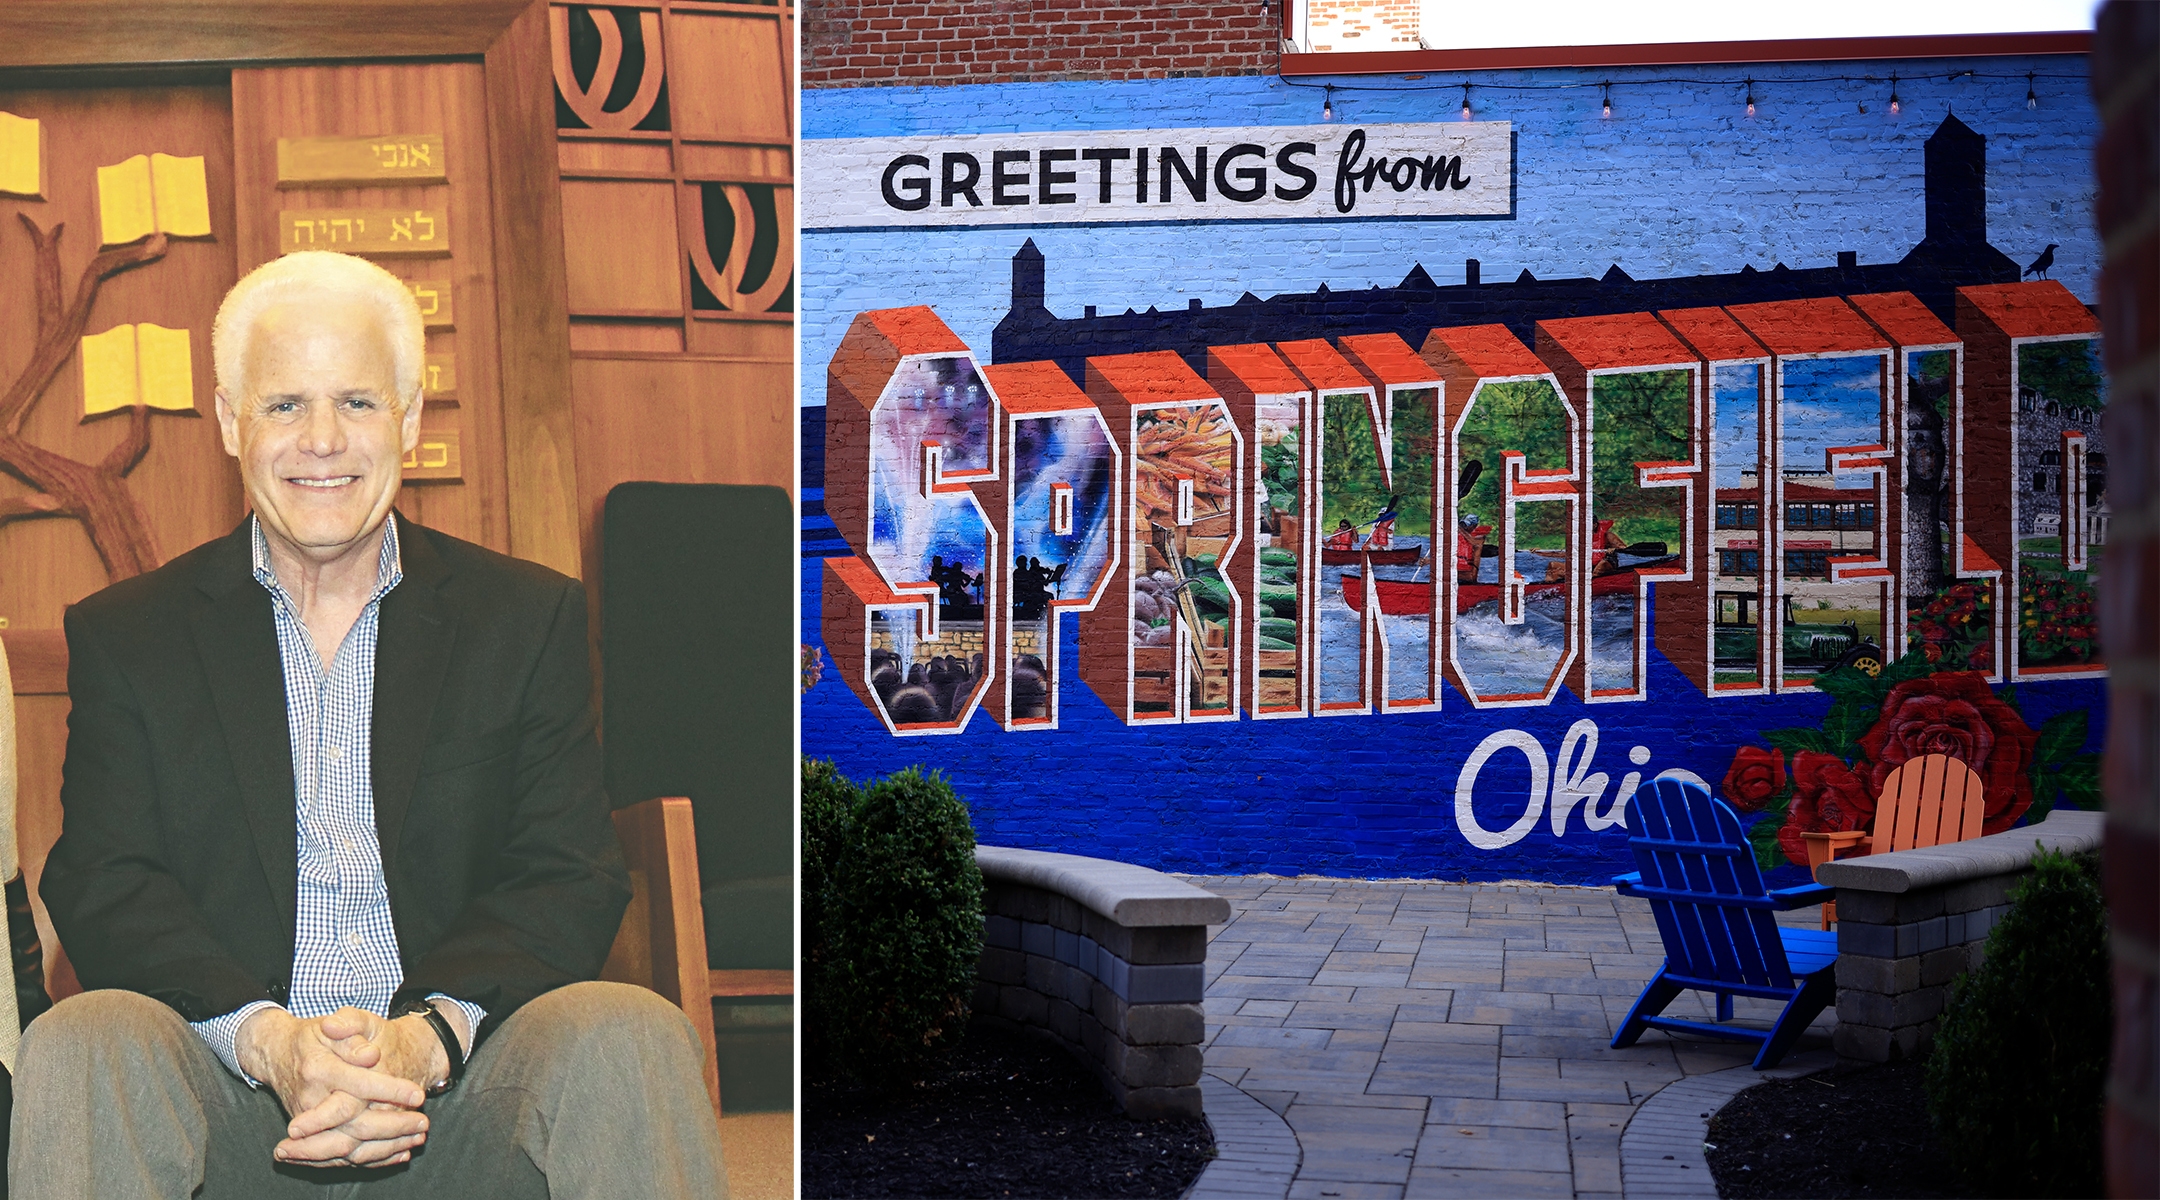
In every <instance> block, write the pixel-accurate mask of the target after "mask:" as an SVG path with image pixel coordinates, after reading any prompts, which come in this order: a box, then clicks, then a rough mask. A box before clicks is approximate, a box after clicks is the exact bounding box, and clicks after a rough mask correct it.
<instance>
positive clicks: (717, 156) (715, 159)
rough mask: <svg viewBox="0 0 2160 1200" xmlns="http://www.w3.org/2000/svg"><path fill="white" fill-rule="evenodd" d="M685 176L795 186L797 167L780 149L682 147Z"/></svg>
mask: <svg viewBox="0 0 2160 1200" xmlns="http://www.w3.org/2000/svg"><path fill="white" fill-rule="evenodd" d="M682 162H683V177H684V178H686V179H723V180H727V181H729V182H731V183H792V182H793V181H794V179H795V164H794V161H793V158H792V156H791V155H790V154H789V153H788V151H787V150H786V149H784V148H782V147H779V146H709V145H700V144H697V143H689V144H686V145H684V146H683V148H682Z"/></svg>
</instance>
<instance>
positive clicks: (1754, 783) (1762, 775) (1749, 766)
mask: <svg viewBox="0 0 2160 1200" xmlns="http://www.w3.org/2000/svg"><path fill="white" fill-rule="evenodd" d="M1719 790H1721V791H1723V792H1724V793H1725V799H1727V800H1729V801H1731V802H1732V806H1733V807H1734V808H1736V809H1739V810H1740V811H1741V812H1754V811H1755V810H1756V809H1758V808H1761V807H1762V806H1763V805H1765V804H1768V803H1769V802H1770V798H1771V797H1772V796H1775V795H1777V794H1778V793H1779V792H1782V791H1784V790H1785V754H1784V752H1783V751H1781V750H1770V749H1766V748H1764V747H1762V746H1742V747H1740V751H1739V753H1737V754H1735V755H1733V760H1732V766H1731V767H1729V768H1727V769H1726V771H1725V782H1724V783H1723V784H1720V785H1719Z"/></svg>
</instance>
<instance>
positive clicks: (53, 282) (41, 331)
mask: <svg viewBox="0 0 2160 1200" xmlns="http://www.w3.org/2000/svg"><path fill="white" fill-rule="evenodd" d="M15 215H16V216H17V217H19V218H21V220H22V223H23V224H24V225H26V226H28V227H29V229H30V237H31V240H32V241H33V242H34V243H35V244H36V252H35V254H34V255H33V256H32V260H33V262H34V263H35V264H36V266H35V268H34V271H33V273H34V275H35V276H36V292H35V295H36V299H37V319H38V343H39V344H40V345H42V344H44V342H45V341H46V339H48V338H50V337H51V336H52V324H53V322H54V321H57V320H59V318H60V314H61V312H62V308H61V304H60V233H61V231H62V230H64V229H66V228H67V222H65V221H62V222H60V223H59V224H57V225H55V226H53V227H52V230H51V231H50V232H46V231H44V230H40V229H39V228H38V227H37V224H36V223H35V222H33V221H32V220H31V219H30V215H29V214H28V213H17V214H15Z"/></svg>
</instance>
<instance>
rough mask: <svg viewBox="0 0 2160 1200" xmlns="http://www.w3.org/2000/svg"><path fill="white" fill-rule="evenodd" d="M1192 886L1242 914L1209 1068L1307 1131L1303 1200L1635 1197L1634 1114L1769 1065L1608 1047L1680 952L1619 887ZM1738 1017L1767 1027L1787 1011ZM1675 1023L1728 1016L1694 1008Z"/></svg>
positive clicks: (1255, 881)
mask: <svg viewBox="0 0 2160 1200" xmlns="http://www.w3.org/2000/svg"><path fill="white" fill-rule="evenodd" d="M1192 882H1193V883H1195V884H1197V885H1198V886H1200V887H1203V888H1206V889H1207V890H1209V891H1211V892H1214V893H1215V894H1217V895H1220V896H1222V897H1224V898H1226V899H1228V900H1229V901H1230V906H1231V911H1232V914H1233V915H1232V917H1231V920H1230V923H1229V924H1228V925H1224V926H1221V927H1218V928H1215V929H1212V930H1211V931H1210V934H1211V937H1210V941H1209V946H1208V959H1207V1041H1206V1044H1205V1045H1206V1048H1205V1054H1204V1061H1205V1069H1206V1071H1207V1072H1208V1073H1209V1074H1210V1075H1213V1076H1215V1077H1216V1078H1218V1079H1220V1080H1221V1081H1222V1082H1224V1083H1227V1084H1230V1085H1233V1086H1235V1087H1237V1088H1238V1089H1240V1090H1242V1091H1243V1092H1245V1093H1246V1094H1247V1095H1249V1096H1251V1097H1252V1098H1253V1099H1255V1100H1257V1101H1259V1102H1260V1103H1261V1104H1264V1105H1266V1106H1267V1107H1268V1108H1270V1109H1272V1110H1274V1111H1275V1112H1276V1113H1278V1114H1280V1115H1281V1117H1282V1119H1283V1121H1284V1122H1286V1123H1287V1124H1288V1125H1289V1127H1290V1129H1291V1130H1292V1131H1294V1133H1295V1134H1296V1138H1297V1146H1298V1149H1299V1151H1300V1152H1301V1154H1300V1161H1299V1164H1298V1167H1297V1171H1296V1174H1295V1176H1294V1178H1293V1180H1292V1182H1291V1185H1290V1190H1289V1195H1290V1196H1292V1197H1327V1198H1329V1200H1334V1198H1336V1197H1341V1198H1343V1200H1356V1198H1360V1197H1423V1196H1432V1197H1446V1196H1475V1197H1494V1196H1523V1197H1529V1196H1576V1197H1583V1198H1585V1200H1590V1198H1592V1197H1619V1196H1620V1195H1621V1194H1622V1191H1623V1186H1622V1178H1621V1156H1620V1141H1621V1134H1622V1131H1623V1130H1624V1129H1625V1128H1626V1127H1627V1124H1628V1121H1629V1119H1630V1118H1631V1117H1633V1116H1634V1115H1635V1113H1636V1111H1637V1109H1638V1108H1640V1107H1641V1106H1642V1105H1643V1103H1644V1102H1645V1101H1647V1100H1648V1099H1649V1098H1650V1097H1651V1096H1652V1095H1654V1094H1655V1093H1657V1091H1658V1090H1659V1089H1661V1088H1663V1087H1665V1086H1666V1085H1667V1084H1670V1083H1672V1082H1674V1081H1676V1080H1679V1079H1682V1078H1685V1077H1688V1076H1694V1075H1702V1074H1707V1073H1709V1072H1713V1071H1722V1070H1726V1069H1728V1068H1731V1067H1734V1066H1741V1065H1745V1064H1746V1063H1747V1062H1748V1061H1749V1060H1750V1059H1751V1058H1752V1057H1753V1054H1754V1047H1753V1046H1752V1045H1750V1044H1749V1043H1745V1042H1724V1041H1717V1040H1714V1039H1701V1040H1697V1039H1693V1038H1687V1037H1674V1036H1671V1035H1668V1034H1666V1033H1664V1032H1662V1031H1659V1030H1652V1031H1650V1032H1649V1033H1648V1034H1646V1035H1644V1037H1643V1039H1642V1040H1641V1041H1640V1042H1638V1043H1637V1044H1636V1045H1634V1046H1632V1047H1630V1048H1628V1049H1626V1050H1613V1049H1610V1048H1609V1046H1608V1043H1609V1042H1610V1041H1611V1040H1612V1033H1613V1030H1614V1028H1616V1027H1617V1026H1618V1025H1619V1023H1620V1022H1621V1021H1622V1020H1624V1019H1625V1018H1626V1016H1627V1010H1628V1008H1629V1007H1630V1006H1631V1005H1633V1004H1634V1002H1635V997H1636V996H1637V994H1639V993H1640V992H1641V990H1642V986H1643V983H1644V982H1645V981H1646V980H1648V979H1649V978H1650V976H1651V975H1653V974H1654V973H1656V971H1657V967H1658V964H1659V962H1660V961H1661V960H1662V959H1663V957H1664V951H1663V948H1662V945H1661V943H1660V942H1659V940H1658V934H1657V926H1656V924H1655V922H1654V921H1653V920H1652V919H1651V916H1650V906H1649V905H1648V904H1647V903H1645V902H1643V901H1639V900H1629V899H1624V898H1621V897H1618V896H1616V895H1615V894H1614V893H1613V892H1612V891H1611V890H1610V889H1603V888H1575V887H1553V886H1544V885H1536V884H1450V883H1431V882H1421V881H1383V882H1365V881H1357V880H1340V879H1319V878H1300V879H1283V878H1277V877H1271V876H1228V877H1224V876H1211V877H1196V878H1193V879H1192ZM1779 920H1780V921H1782V922H1786V923H1790V924H1793V925H1799V926H1805V927H1809V928H1813V927H1815V923H1816V920H1817V914H1816V910H1815V909H1814V908H1812V907H1810V908H1806V909H1800V910H1797V911H1794V912H1789V913H1781V914H1779ZM1735 1009H1736V1018H1737V1019H1738V1020H1739V1021H1741V1022H1746V1023H1754V1024H1758V1025H1767V1024H1768V1022H1769V1021H1770V1019H1771V1018H1772V1017H1774V1016H1775V1014H1776V1012H1777V1010H1778V1006H1776V1005H1774V1004H1771V1003H1769V1002H1767V1001H1758V1000H1750V999H1748V998H1745V997H1742V998H1739V999H1738V1000H1736V1002H1735ZM1667 1012H1668V1013H1670V1014H1671V1015H1674V1016H1686V1017H1693V1018H1695V1019H1699V1020H1709V1019H1711V1018H1712V1016H1713V1013H1712V1010H1711V1007H1710V1004H1709V1002H1708V998H1707V997H1698V996H1697V995H1695V994H1694V993H1688V994H1686V995H1683V996H1682V997H1681V998H1680V999H1679V1000H1678V1001H1676V1002H1674V1004H1673V1005H1672V1006H1671V1007H1670V1008H1668V1009H1667ZM1835 1024H1836V1012H1835V1010H1831V1011H1828V1012H1825V1013H1824V1014H1823V1015H1822V1017H1821V1018H1819V1019H1818V1020H1817V1021H1816V1023H1815V1025H1814V1026H1813V1027H1812V1028H1811V1029H1810V1030H1809V1032H1808V1034H1807V1035H1806V1036H1805V1037H1803V1038H1802V1040H1801V1042H1800V1045H1799V1047H1798V1048H1797V1049H1796V1050H1795V1051H1794V1053H1795V1054H1801V1053H1807V1052H1810V1051H1818V1052H1819V1051H1824V1050H1827V1047H1828V1044H1829V1033H1830V1030H1831V1028H1832V1027H1834V1025H1835ZM1262 1115H1263V1117H1264V1114H1262ZM1688 1115H1689V1116H1690V1117H1692V1116H1693V1115H1694V1114H1688ZM1705 1182H1707V1181H1705ZM1629 1190H1632V1191H1636V1192H1638V1193H1640V1192H1641V1190H1642V1189H1641V1188H1640V1186H1635V1187H1631V1188H1630V1189H1629Z"/></svg>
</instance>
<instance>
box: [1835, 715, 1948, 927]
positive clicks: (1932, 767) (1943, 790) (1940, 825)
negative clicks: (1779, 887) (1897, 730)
mask: <svg viewBox="0 0 2160 1200" xmlns="http://www.w3.org/2000/svg"><path fill="white" fill-rule="evenodd" d="M1984 792H1985V789H1984V788H1983V787H1982V786H1981V784H1980V776H1978V775H1977V774H1974V773H1973V769H1972V768H1971V767H1968V766H1966V765H1965V764H1964V763H1962V762H1959V761H1958V760H1957V759H1954V758H1952V757H1950V756H1949V755H1947V754H1930V755H1927V756H1925V757H1922V758H1916V759H1913V760H1912V761H1910V762H1907V763H1905V764H1904V765H1903V766H1900V767H1899V768H1898V769H1897V770H1895V771H1892V772H1890V777H1889V778H1887V779H1885V780H1883V790H1882V796H1881V797H1880V798H1879V799H1877V800H1876V802H1875V828H1874V830H1873V832H1872V833H1865V834H1864V833H1861V832H1860V831H1859V830H1857V829H1848V830H1842V831H1840V832H1837V833H1808V834H1802V835H1801V836H1802V837H1805V838H1806V839H1807V849H1808V874H1810V875H1813V874H1814V873H1815V869H1816V868H1818V867H1820V866H1822V865H1823V864H1824V863H1826V862H1830V861H1831V860H1833V859H1835V858H1836V857H1837V856H1838V854H1839V852H1840V851H1845V852H1848V853H1847V854H1846V857H1848V858H1850V857H1854V856H1855V855H1857V854H1874V853H1878V852H1880V853H1883V854H1888V853H1890V852H1891V851H1893V850H1914V849H1918V848H1920V847H1923V846H1940V845H1944V844H1945V843H1948V842H1962V841H1964V840H1965V839H1967V838H1975V837H1979V836H1980V814H1981V811H1982V810H1983V808H1984V807H1985V805H1984V804H1982V800H1983V799H1984V798H1985V797H1984ZM1836 921H1837V903H1836V902H1835V901H1830V902H1827V903H1825V904H1824V905H1823V906H1822V927H1823V928H1824V929H1828V928H1830V926H1831V925H1832V924H1833V923H1835V922H1836Z"/></svg>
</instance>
